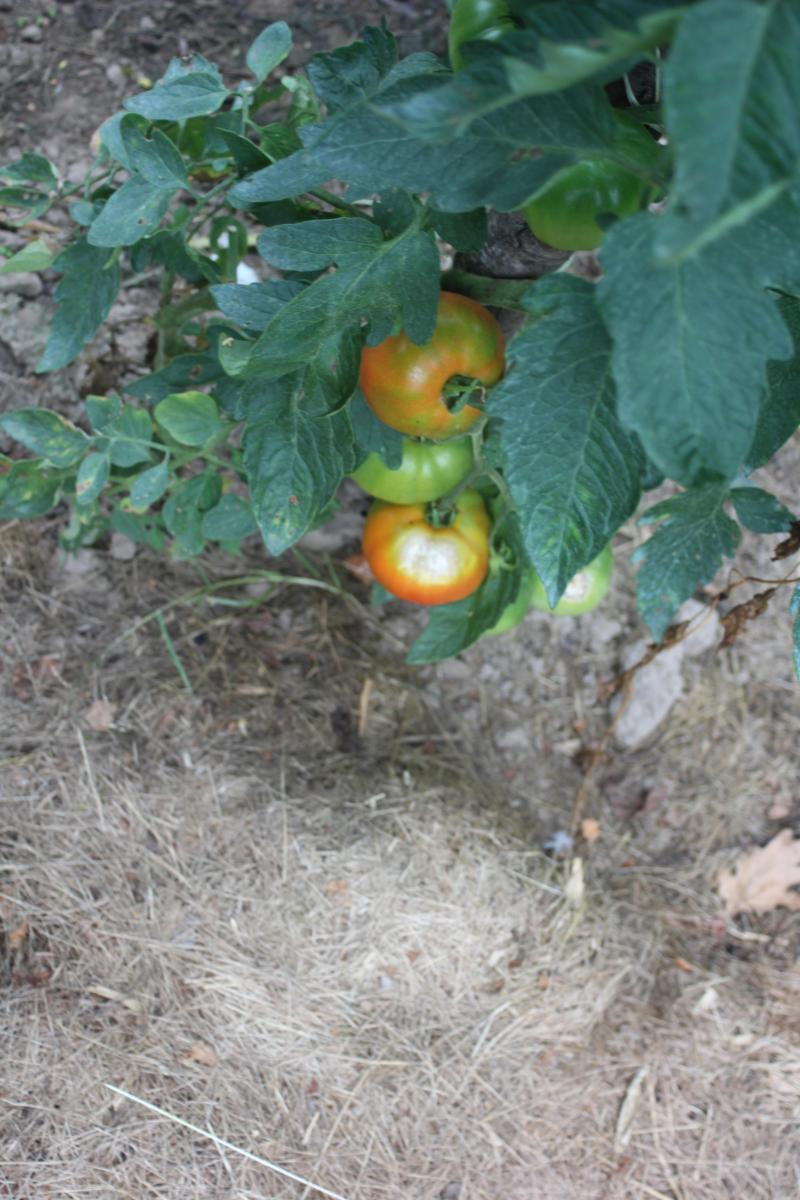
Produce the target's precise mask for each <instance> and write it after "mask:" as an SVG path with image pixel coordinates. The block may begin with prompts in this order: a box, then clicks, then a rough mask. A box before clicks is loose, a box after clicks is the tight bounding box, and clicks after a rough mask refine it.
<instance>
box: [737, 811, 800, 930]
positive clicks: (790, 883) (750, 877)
mask: <svg viewBox="0 0 800 1200" xmlns="http://www.w3.org/2000/svg"><path fill="white" fill-rule="evenodd" d="M798 886H800V838H795V837H794V836H793V834H792V831H791V829H782V830H781V831H780V833H778V834H776V835H775V837H774V838H773V839H772V841H771V842H768V843H767V844H766V846H759V847H757V848H756V849H755V850H750V851H749V852H748V853H747V854H743V855H742V857H741V858H740V859H739V860H738V862H737V863H736V865H735V867H734V869H733V870H732V871H720V873H719V876H718V881H717V887H718V890H719V894H720V896H721V897H722V899H723V900H724V901H725V909H726V911H727V913H728V916H729V917H735V916H736V914H737V913H740V912H753V913H765V912H769V911H770V910H771V909H773V908H791V909H794V910H796V911H798V910H800V893H799V892H795V891H793V890H792V889H793V888H795V887H798Z"/></svg>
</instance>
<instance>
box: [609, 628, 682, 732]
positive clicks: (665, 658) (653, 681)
mask: <svg viewBox="0 0 800 1200" xmlns="http://www.w3.org/2000/svg"><path fill="white" fill-rule="evenodd" d="M647 645H648V643H647V642H646V641H645V639H644V638H642V640H641V641H639V642H637V643H636V645H635V646H631V648H630V650H629V651H628V652H627V654H626V655H625V658H624V660H623V662H624V665H625V666H626V667H630V666H632V665H633V663H635V662H638V660H639V659H640V658H641V657H642V655H643V654H644V651H645V650H646V648H647ZM681 658H682V654H681V653H680V651H679V648H678V647H677V646H675V647H674V648H673V649H671V650H664V651H663V652H662V653H661V654H659V655H658V656H657V657H656V658H654V659H653V661H652V662H651V663H648V664H647V666H646V667H642V668H640V670H638V671H637V672H636V674H635V675H634V677H633V680H632V682H631V692H630V698H629V701H628V704H627V707H626V708H625V710H624V712H623V713H622V716H621V717H620V719H619V721H618V723H617V726H616V729H615V731H614V732H615V736H616V739H617V741H618V742H619V744H620V745H621V746H625V747H626V748H627V749H629V750H632V749H634V748H635V747H636V746H641V745H642V743H643V742H646V741H647V739H648V738H649V737H650V736H651V734H653V733H655V731H656V730H657V729H658V728H659V726H660V725H661V722H662V721H663V720H665V718H666V717H667V715H668V713H669V711H670V709H671V708H672V706H673V704H674V703H675V701H676V700H679V699H680V697H681V695H682V693H683V673H682V671H681Z"/></svg>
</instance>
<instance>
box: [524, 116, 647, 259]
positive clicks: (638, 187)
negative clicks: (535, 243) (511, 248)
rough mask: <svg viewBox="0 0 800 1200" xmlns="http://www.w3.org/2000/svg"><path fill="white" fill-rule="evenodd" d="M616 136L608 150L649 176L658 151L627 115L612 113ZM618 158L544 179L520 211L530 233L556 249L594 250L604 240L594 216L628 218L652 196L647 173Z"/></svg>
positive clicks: (581, 165)
mask: <svg viewBox="0 0 800 1200" xmlns="http://www.w3.org/2000/svg"><path fill="white" fill-rule="evenodd" d="M614 120H615V122H616V126H617V128H616V132H615V134H614V138H613V141H612V143H611V147H610V150H611V151H612V152H614V153H615V154H616V155H618V156H619V159H623V160H625V161H627V162H631V163H633V164H635V165H636V166H639V167H641V168H642V169H643V171H644V172H651V171H652V169H653V168H654V167H655V165H656V163H657V162H658V159H659V155H660V153H661V148H660V147H659V145H658V143H657V142H655V141H654V140H653V138H652V137H651V136H650V134H649V133H647V132H646V131H645V130H644V129H643V128H642V126H641V125H640V124H639V122H638V121H637V120H636V119H635V118H634V117H632V116H630V115H629V114H628V113H626V112H618V111H615V112H614ZM619 159H615V158H611V157H604V156H601V155H598V156H597V157H592V156H589V157H587V158H585V159H583V161H582V162H579V163H576V164H575V165H574V166H572V167H566V168H565V169H564V170H563V171H560V172H559V173H558V174H557V175H555V176H554V177H553V179H552V180H548V182H547V183H545V184H544V186H543V187H542V188H540V189H539V191H538V192H537V193H536V194H535V195H534V196H532V197H531V198H530V199H529V200H528V201H527V202H526V203H525V204H524V205H523V206H522V211H523V212H524V214H525V219H526V220H527V222H528V224H529V225H530V227H531V230H532V231H533V233H535V234H536V236H537V238H539V239H540V241H542V242H546V243H547V245H548V246H555V248H556V249H557V250H596V249H597V247H598V246H600V245H601V244H602V241H603V228H602V226H601V225H600V224H598V217H602V216H604V215H606V216H609V215H610V216H615V217H629V216H632V215H633V214H634V213H637V212H638V211H639V209H640V208H642V207H643V205H644V204H645V203H646V202H647V201H648V200H649V199H651V198H653V196H654V192H655V189H654V187H653V184H652V183H651V182H649V180H648V178H647V175H646V174H637V173H635V172H634V171H633V170H631V169H630V168H628V167H626V166H623V165H622V164H621V162H620V161H619Z"/></svg>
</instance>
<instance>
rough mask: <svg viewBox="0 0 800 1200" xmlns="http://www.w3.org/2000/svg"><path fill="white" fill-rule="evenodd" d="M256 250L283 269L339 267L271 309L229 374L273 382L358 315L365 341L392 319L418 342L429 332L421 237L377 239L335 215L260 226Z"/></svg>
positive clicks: (428, 258) (430, 249)
mask: <svg viewBox="0 0 800 1200" xmlns="http://www.w3.org/2000/svg"><path fill="white" fill-rule="evenodd" d="M259 248H260V250H261V253H262V254H263V255H264V256H265V257H266V258H267V259H268V261H269V262H271V263H272V264H273V265H275V266H280V267H282V268H284V269H289V270H295V271H301V270H305V271H308V270H311V271H315V270H319V269H321V268H323V267H326V266H327V265H328V264H329V263H331V262H333V261H335V262H337V263H338V264H339V265H338V269H337V270H336V271H335V272H333V273H332V274H326V275H323V276H321V277H320V278H318V279H316V280H315V281H314V282H313V283H312V284H310V285H309V286H308V287H306V288H305V289H304V290H303V291H301V292H300V293H299V294H298V295H296V296H295V297H294V298H293V299H291V300H289V301H288V302H287V303H286V304H283V305H282V306H281V307H280V308H279V310H278V311H277V312H276V313H275V315H274V316H273V317H272V318H271V319H270V320H269V321H268V322H267V324H266V325H265V327H264V329H263V332H262V333H261V335H260V337H259V338H258V339H257V341H256V342H254V343H253V345H252V347H250V348H249V350H248V351H247V352H246V354H245V356H244V357H243V356H242V355H241V354H240V355H239V356H237V359H236V360H235V361H232V362H231V363H230V365H229V367H228V369H229V370H230V372H231V373H232V374H239V375H243V376H245V377H252V376H259V377H262V378H275V377H277V376H280V375H284V374H286V373H288V372H291V371H295V370H298V369H301V368H302V367H303V366H304V365H305V364H306V363H307V362H308V361H309V358H311V357H313V356H314V355H315V354H316V353H317V351H318V349H319V347H320V345H321V344H322V343H324V342H327V341H328V340H329V339H330V338H331V337H335V336H338V335H340V334H342V333H344V332H345V331H348V330H349V331H353V332H355V331H357V330H358V329H359V327H360V322H361V319H362V318H365V317H366V318H368V319H369V321H370V341H373V342H378V341H382V340H383V339H384V338H386V337H388V336H389V334H390V333H392V331H393V329H394V325H395V321H396V320H400V321H401V322H402V324H403V326H404V328H405V329H406V331H407V332H408V334H409V337H411V338H412V340H414V341H416V342H418V343H422V342H425V341H427V340H428V339H429V338H430V336H431V334H432V333H433V329H434V326H435V324H436V309H437V304H438V300H439V256H438V252H437V250H436V246H435V244H434V241H433V239H432V238H431V237H430V236H429V235H427V234H424V233H420V232H418V231H416V230H414V229H413V228H412V229H409V230H408V231H407V232H406V233H403V234H401V235H400V236H399V237H395V238H391V239H389V240H388V241H385V240H384V239H383V237H382V235H381V231H380V230H379V229H378V227H377V225H375V224H373V223H372V222H371V221H367V220H359V219H358V218H335V219H333V220H330V221H314V222H310V223H307V224H301V225H280V226H276V227H275V228H273V229H268V230H266V231H265V232H264V233H262V234H261V237H260V238H259ZM215 294H216V293H215Z"/></svg>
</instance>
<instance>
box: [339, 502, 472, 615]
mask: <svg viewBox="0 0 800 1200" xmlns="http://www.w3.org/2000/svg"><path fill="white" fill-rule="evenodd" d="M490 529H491V519H490V517H489V514H488V513H487V511H486V507H485V505H484V503H483V500H482V499H481V497H480V495H479V494H478V492H473V491H471V490H469V489H467V490H466V491H463V492H462V493H461V495H460V496H459V497H458V500H457V501H456V506H455V516H454V518H453V521H452V523H451V524H450V525H446V526H441V527H440V528H438V529H436V528H434V527H433V525H431V523H430V521H429V520H428V517H427V513H426V509H425V505H424V504H387V503H386V502H385V501H383V500H377V501H376V502H375V504H373V506H372V509H371V510H370V512H369V515H368V516H367V519H366V521H365V523H364V537H363V543H362V549H363V551H364V557H365V558H366V560H367V562H368V563H369V565H370V568H371V569H372V573H373V575H374V576H375V578H376V579H377V580H378V583H380V584H382V585H383V586H384V587H385V588H386V590H387V591H389V592H391V593H392V595H393V596H397V597H398V599H400V600H411V601H412V602H413V603H414V604H425V605H434V604H451V603H452V602H453V601H455V600H463V599H464V597H465V596H470V595H472V593H473V592H474V591H477V589H478V588H479V587H480V585H481V584H482V583H483V581H484V579H485V578H486V573H487V571H488V569H489V531H490Z"/></svg>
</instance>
